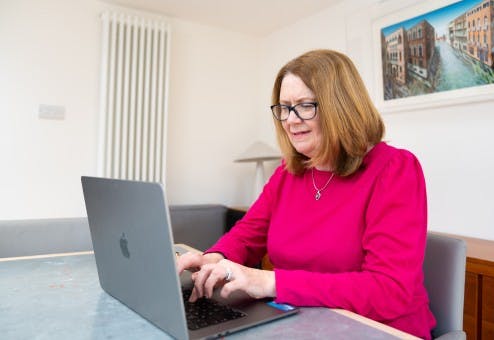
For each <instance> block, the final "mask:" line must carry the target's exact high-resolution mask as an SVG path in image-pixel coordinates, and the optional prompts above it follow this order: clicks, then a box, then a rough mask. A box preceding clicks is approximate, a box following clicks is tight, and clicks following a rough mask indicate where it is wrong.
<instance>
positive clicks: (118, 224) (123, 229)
mask: <svg viewBox="0 0 494 340" xmlns="http://www.w3.org/2000/svg"><path fill="white" fill-rule="evenodd" d="M81 181H82V187H83V193H84V200H85V203H86V210H87V215H88V222H89V227H90V231H91V238H92V242H93V249H94V255H95V259H96V266H97V270H98V276H99V281H100V285H101V287H102V288H103V290H105V291H106V292H107V293H108V294H110V295H111V296H113V297H115V298H116V299H117V300H119V301H120V302H122V303H123V304H125V305H126V306H128V307H129V308H131V309H132V310H134V311H135V312H137V313H138V314H139V315H141V316H142V317H144V318H145V319H147V320H149V321H150V322H151V323H153V324H154V325H156V326H157V327H159V328H161V329H162V330H164V331H165V332H166V333H168V334H169V335H171V336H173V337H175V338H177V339H187V338H205V337H214V336H221V335H225V334H228V333H230V332H233V331H236V330H240V329H244V328H246V327H251V326H254V325H257V324H260V323H263V322H267V321H270V320H274V319H278V318H280V317H283V316H286V315H290V314H293V313H295V312H297V309H295V308H289V307H288V308H286V306H277V305H276V304H272V303H267V302H266V301H264V300H251V299H246V297H245V296H242V295H241V294H240V295H236V296H233V297H232V298H231V299H221V298H220V297H219V294H215V297H214V298H217V299H219V300H221V302H222V303H226V304H229V305H231V306H232V307H235V308H238V309H241V310H242V311H243V312H245V313H246V314H247V317H243V318H240V319H237V320H232V321H228V322H224V323H221V324H217V325H214V326H209V327H205V328H201V329H199V330H194V331H190V330H188V329H187V321H186V318H185V311H184V305H183V301H182V292H181V285H183V284H187V280H188V279H190V275H189V276H188V275H187V274H186V275H183V277H182V278H179V277H178V275H177V274H176V265H175V256H176V255H175V248H174V244H173V235H172V231H171V223H170V216H169V210H168V205H167V201H166V197H165V193H164V190H163V187H162V185H161V184H159V183H149V182H137V181H129V180H117V179H107V178H98V177H86V176H83V177H81ZM187 277H188V278H187ZM181 279H182V280H181ZM189 284H190V282H189ZM234 295H235V294H234Z"/></svg>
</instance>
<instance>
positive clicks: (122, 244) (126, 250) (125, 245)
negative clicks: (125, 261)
mask: <svg viewBox="0 0 494 340" xmlns="http://www.w3.org/2000/svg"><path fill="white" fill-rule="evenodd" d="M128 243H129V241H127V237H125V233H122V236H120V250H121V251H122V255H123V256H125V257H126V258H130V252H129V247H128Z"/></svg>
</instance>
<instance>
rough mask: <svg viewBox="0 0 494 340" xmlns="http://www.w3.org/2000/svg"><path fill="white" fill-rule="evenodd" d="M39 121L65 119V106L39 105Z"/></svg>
mask: <svg viewBox="0 0 494 340" xmlns="http://www.w3.org/2000/svg"><path fill="white" fill-rule="evenodd" d="M38 117H39V119H57V120H63V119H65V106H61V105H45V104H40V105H39V111H38Z"/></svg>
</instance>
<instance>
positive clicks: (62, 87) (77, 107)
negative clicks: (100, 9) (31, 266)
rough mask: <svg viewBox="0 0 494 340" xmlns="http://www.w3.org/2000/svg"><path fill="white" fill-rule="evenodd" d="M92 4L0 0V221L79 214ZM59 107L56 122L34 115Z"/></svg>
mask: <svg viewBox="0 0 494 340" xmlns="http://www.w3.org/2000/svg"><path fill="white" fill-rule="evenodd" d="M95 13H97V12H96V3H95V2H90V1H88V2H82V1H64V0H45V1H42V2H41V1H32V0H31V1H29V0H20V1H5V0H2V1H1V2H0V42H1V43H0V46H1V49H2V51H1V53H0V155H1V168H0V219H10V218H31V217H56V216H78V215H81V214H83V209H82V206H81V199H82V196H81V189H80V180H79V177H80V175H81V174H83V173H88V172H91V171H93V170H94V169H95V161H96V159H95V157H94V155H95V150H96V144H95V143H96V140H95V138H94V137H95V131H96V126H95V121H96V107H97V93H98V91H97V88H98V80H99V78H98V65H99V40H98V39H99V34H98V19H97V16H96V15H95ZM39 104H56V105H63V106H65V108H66V118H65V120H62V121H55V120H40V119H38V116H37V114H38V106H39Z"/></svg>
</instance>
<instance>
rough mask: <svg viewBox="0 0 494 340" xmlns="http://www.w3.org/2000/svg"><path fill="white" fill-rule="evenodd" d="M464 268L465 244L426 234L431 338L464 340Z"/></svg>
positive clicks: (449, 238)
mask: <svg viewBox="0 0 494 340" xmlns="http://www.w3.org/2000/svg"><path fill="white" fill-rule="evenodd" d="M465 266H466V244H465V241H463V240H459V239H455V238H453V237H449V236H444V235H438V234H434V233H428V234H427V247H426V251H425V259H424V275H425V287H426V289H427V292H428V293H429V299H430V308H431V310H432V313H433V314H434V316H435V317H436V320H437V325H436V327H435V328H434V329H433V331H432V336H433V338H435V339H441V340H446V339H448V340H449V339H466V334H465V332H464V331H463V299H464V293H465Z"/></svg>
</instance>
